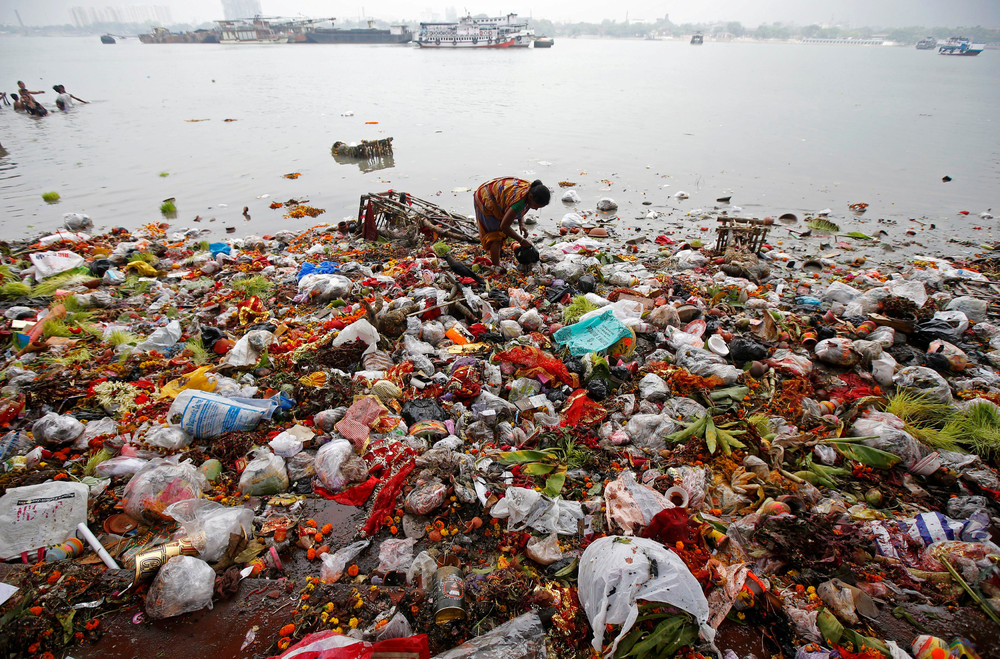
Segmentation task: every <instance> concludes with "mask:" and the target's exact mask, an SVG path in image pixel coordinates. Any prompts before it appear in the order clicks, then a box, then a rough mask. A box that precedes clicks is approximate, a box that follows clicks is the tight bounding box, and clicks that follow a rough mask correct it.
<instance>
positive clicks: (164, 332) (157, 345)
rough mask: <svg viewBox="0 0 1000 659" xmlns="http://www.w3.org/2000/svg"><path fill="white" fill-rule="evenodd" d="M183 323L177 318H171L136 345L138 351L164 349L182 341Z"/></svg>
mask: <svg viewBox="0 0 1000 659" xmlns="http://www.w3.org/2000/svg"><path fill="white" fill-rule="evenodd" d="M182 333H183V331H182V330H181V324H180V323H179V322H178V321H176V320H171V321H170V322H169V323H167V324H166V325H165V326H163V327H158V328H157V329H156V330H154V331H153V333H152V334H150V335H149V336H148V337H146V339H145V340H144V341H142V342H140V343H139V344H138V345H136V346H135V349H136V351H137V352H146V351H147V350H163V349H165V348H169V347H171V346H174V345H177V342H178V341H180V338H181V334H182Z"/></svg>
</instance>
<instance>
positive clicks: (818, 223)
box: [806, 218, 840, 233]
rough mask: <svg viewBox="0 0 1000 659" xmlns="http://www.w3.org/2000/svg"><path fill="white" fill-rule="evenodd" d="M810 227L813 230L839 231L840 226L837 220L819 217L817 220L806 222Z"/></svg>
mask: <svg viewBox="0 0 1000 659" xmlns="http://www.w3.org/2000/svg"><path fill="white" fill-rule="evenodd" d="M806 224H807V225H808V227H809V228H810V229H812V230H813V231H828V232H830V233H839V232H840V226H839V225H837V224H836V223H835V222H831V221H830V220H824V219H822V218H817V219H815V220H810V221H809V222H807V223H806Z"/></svg>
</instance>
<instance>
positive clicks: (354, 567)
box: [347, 565, 358, 577]
mask: <svg viewBox="0 0 1000 659" xmlns="http://www.w3.org/2000/svg"><path fill="white" fill-rule="evenodd" d="M347 574H348V575H350V576H352V577H356V576H358V566H357V565H352V566H351V567H349V568H347Z"/></svg>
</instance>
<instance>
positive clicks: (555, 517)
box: [491, 487, 583, 535]
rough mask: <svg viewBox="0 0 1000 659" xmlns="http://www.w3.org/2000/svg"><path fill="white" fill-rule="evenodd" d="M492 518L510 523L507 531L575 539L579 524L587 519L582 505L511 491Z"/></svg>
mask: <svg viewBox="0 0 1000 659" xmlns="http://www.w3.org/2000/svg"><path fill="white" fill-rule="evenodd" d="M491 514H492V515H493V516H494V517H496V518H498V519H506V520H507V530H509V531H523V530H524V529H526V528H529V527H530V528H532V529H534V530H536V531H538V532H540V533H546V534H549V533H558V534H560V535H573V534H575V533H576V532H577V521H578V520H581V519H583V508H582V507H581V505H580V502H579V501H564V500H563V499H550V498H549V497H547V496H545V495H543V494H542V493H541V492H538V491H536V490H529V489H526V488H523V487H509V488H507V492H506V494H505V495H504V498H503V499H501V500H500V501H499V502H498V503H497V504H496V505H495V506H493V510H492V511H491Z"/></svg>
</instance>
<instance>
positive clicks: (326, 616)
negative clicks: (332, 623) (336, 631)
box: [319, 611, 330, 622]
mask: <svg viewBox="0 0 1000 659" xmlns="http://www.w3.org/2000/svg"><path fill="white" fill-rule="evenodd" d="M319 619H320V620H322V621H323V622H326V621H327V620H329V619H330V614H329V613H327V612H326V611H324V612H323V613H321V614H319Z"/></svg>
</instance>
